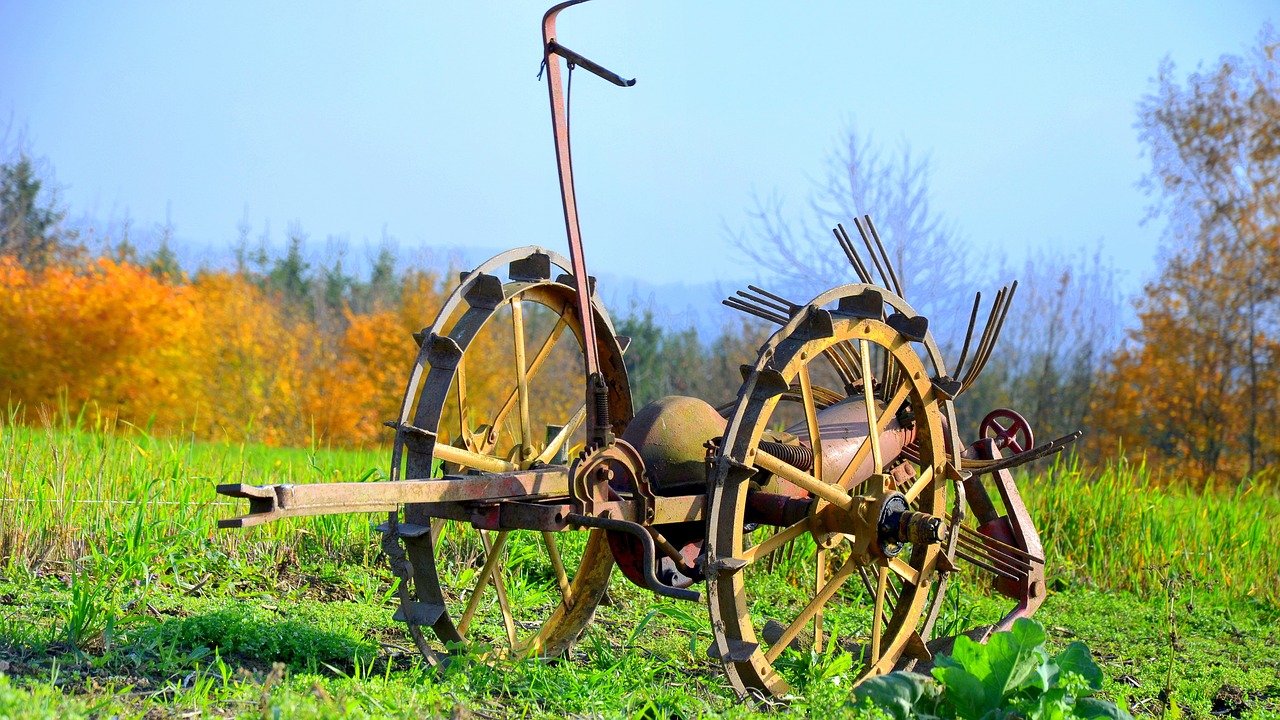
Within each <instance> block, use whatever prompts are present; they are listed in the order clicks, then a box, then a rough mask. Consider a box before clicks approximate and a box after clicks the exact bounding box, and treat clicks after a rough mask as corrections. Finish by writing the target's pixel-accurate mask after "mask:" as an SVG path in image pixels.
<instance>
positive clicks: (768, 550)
mask: <svg viewBox="0 0 1280 720" xmlns="http://www.w3.org/2000/svg"><path fill="white" fill-rule="evenodd" d="M807 532H809V519H808V518H805V519H804V520H801V521H800V522H798V523H796V524H795V525H792V526H790V527H788V528H786V529H784V530H779V531H778V532H776V533H774V534H773V535H770V536H769V537H768V539H766V540H765V541H764V542H762V543H760V544H759V545H756V546H754V547H750V548H747V549H746V550H745V551H743V553H742V559H743V560H746V561H747V562H749V563H750V562H755V561H757V560H759V559H760V558H762V557H766V556H768V555H770V554H772V553H774V552H775V551H777V550H778V548H780V547H782V546H783V545H786V544H787V543H789V542H791V541H792V540H795V539H796V538H798V537H800V536H801V535H803V534H805V533H807Z"/></svg>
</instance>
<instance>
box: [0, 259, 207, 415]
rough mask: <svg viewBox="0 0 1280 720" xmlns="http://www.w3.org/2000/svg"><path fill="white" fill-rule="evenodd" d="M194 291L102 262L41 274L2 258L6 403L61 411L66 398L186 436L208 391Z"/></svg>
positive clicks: (0, 332) (0, 342)
mask: <svg viewBox="0 0 1280 720" xmlns="http://www.w3.org/2000/svg"><path fill="white" fill-rule="evenodd" d="M199 330H200V312H199V308H198V307H197V303H196V299H195V296H194V293H193V292H192V291H191V289H190V288H188V287H180V286H172V285H166V284H165V283H163V282H161V281H159V280H157V279H155V278H154V277H152V276H151V275H150V274H148V273H147V272H146V271H145V270H142V269H140V268H137V267H134V266H131V265H126V264H121V263H117V262H113V261H111V260H106V259H101V260H98V261H96V262H95V263H93V264H92V265H91V266H89V267H88V268H86V269H84V270H83V271H81V272H76V271H74V270H72V269H69V268H66V267H52V268H49V269H47V270H45V271H44V272H41V273H38V274H33V273H31V272H28V271H27V270H25V269H23V268H22V267H21V266H19V265H18V264H17V263H16V262H14V261H13V260H12V259H10V258H4V257H0V397H3V398H5V399H7V400H8V401H10V402H19V403H22V404H23V405H25V406H27V407H34V408H39V407H55V406H57V404H58V403H59V395H60V394H62V393H65V397H66V400H67V402H68V404H69V405H70V407H71V408H72V409H73V410H75V409H78V408H79V407H81V406H83V405H85V404H94V405H97V406H98V407H99V408H100V410H101V411H104V412H106V413H109V414H112V415H117V416H118V417H119V418H120V419H122V420H125V421H128V422H132V423H135V424H145V423H148V422H152V421H154V422H155V423H156V424H158V425H161V426H167V427H177V426H180V425H181V424H182V422H183V421H184V420H187V419H189V418H190V417H191V415H190V410H191V409H192V408H193V407H194V406H193V405H192V404H191V403H190V399H191V397H192V393H193V389H195V388H197V387H198V386H199V383H200V375H199V370H200V369H199V366H198V364H197V363H195V362H193V357H192V351H193V349H194V346H195V344H196V343H197V342H198V341H199Z"/></svg>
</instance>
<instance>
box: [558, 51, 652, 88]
mask: <svg viewBox="0 0 1280 720" xmlns="http://www.w3.org/2000/svg"><path fill="white" fill-rule="evenodd" d="M547 54H548V55H559V56H560V57H562V58H564V59H565V60H568V61H569V63H570V64H572V65H577V66H578V67H580V68H582V69H584V70H588V71H590V72H591V74H592V75H596V76H597V77H602V78H604V79H605V80H608V81H609V82H611V83H613V84H614V85H617V86H618V87H631V86H632V85H635V84H636V79H635V78H631V79H629V80H628V79H627V78H624V77H622V76H621V75H619V74H618V73H616V72H614V71H612V70H609V69H608V68H605V67H603V66H601V65H600V64H599V63H597V62H595V61H593V60H588V59H587V58H585V57H583V56H582V55H580V54H578V53H576V52H574V51H572V50H570V49H569V48H567V47H565V46H563V45H561V44H560V43H558V42H556V41H555V40H552V41H550V42H548V43H547Z"/></svg>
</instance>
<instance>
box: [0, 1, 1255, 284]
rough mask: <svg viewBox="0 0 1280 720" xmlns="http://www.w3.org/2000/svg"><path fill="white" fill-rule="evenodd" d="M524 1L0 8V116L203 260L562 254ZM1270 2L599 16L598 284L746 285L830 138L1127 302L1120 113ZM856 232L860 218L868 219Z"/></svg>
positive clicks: (646, 7) (580, 105)
mask: <svg viewBox="0 0 1280 720" xmlns="http://www.w3.org/2000/svg"><path fill="white" fill-rule="evenodd" d="M543 10H545V6H544V4H542V3H529V2H521V3H514V2H503V3H498V2H469V3H454V4H452V5H450V6H442V5H441V4H437V3H397V2H385V3H376V4H356V3H344V4H335V3H247V2H219V3H204V4H199V5H197V4H192V3H172V2H168V3H161V2H155V3H142V2H134V3H114V4H110V3H88V2H82V3H46V2H34V1H33V2H14V1H10V2H5V3H3V4H0V118H4V117H11V118H12V122H13V124H15V125H16V126H17V127H19V128H25V133H26V138H27V140H28V142H29V143H30V145H31V148H32V149H33V150H34V151H35V152H36V154H38V155H42V156H44V157H45V158H47V159H48V161H49V162H50V163H51V165H52V167H53V168H54V169H55V170H56V176H57V180H58V182H60V183H61V184H62V185H63V187H64V195H63V197H64V199H65V201H66V202H67V204H69V205H70V206H71V208H72V210H73V213H74V214H77V215H80V214H87V215H89V216H91V217H94V218H96V222H97V223H99V224H100V225H106V224H108V223H109V222H110V221H112V220H115V221H118V220H119V219H120V218H122V217H124V216H125V215H128V216H129V217H131V218H132V220H133V222H134V224H135V226H137V227H142V228H147V227H153V226H154V225H155V224H157V223H161V222H163V221H164V220H165V218H166V217H168V218H169V219H170V221H171V222H172V224H173V226H174V228H175V230H176V234H177V238H178V240H179V242H180V244H182V245H185V246H186V247H187V248H188V251H189V252H193V253H194V254H196V255H197V256H200V257H204V258H207V259H211V261H217V259H218V258H219V257H220V256H221V257H225V256H226V254H227V248H229V247H230V245H231V243H232V242H233V241H234V240H235V237H236V225H237V224H238V223H239V222H240V221H241V219H242V218H246V217H247V219H248V221H249V223H250V224H251V225H252V226H253V228H254V230H253V232H254V234H255V235H256V234H259V233H261V231H262V229H263V227H264V226H266V225H267V224H269V225H270V227H271V228H272V231H273V233H274V236H275V239H276V241H277V242H279V241H280V240H281V237H282V235H283V231H284V229H285V227H286V226H287V225H288V224H289V223H291V222H294V221H296V222H299V223H301V225H302V227H303V228H304V229H305V230H306V231H307V232H308V233H310V236H311V238H312V240H311V244H312V247H313V248H317V249H319V248H323V246H324V243H325V238H326V237H327V236H331V235H333V236H345V237H347V238H349V244H350V248H351V253H352V254H353V255H358V256H362V255H365V254H366V253H367V252H368V250H367V248H371V247H375V246H376V244H377V241H378V239H379V237H380V236H381V235H382V232H383V228H384V227H385V228H386V230H387V232H388V233H389V234H390V235H392V236H394V237H395V238H397V239H398V241H399V245H400V249H401V251H402V254H406V255H412V254H413V252H414V249H415V248H418V247H421V246H469V247H482V248H494V249H500V248H505V247H510V246H514V245H520V244H528V243H538V244H544V245H547V246H549V247H551V248H554V249H561V250H562V249H563V248H564V242H565V241H564V238H563V225H562V222H561V220H560V217H559V213H560V209H559V200H558V196H557V190H556V184H555V166H554V164H553V153H552V146H551V141H550V122H549V117H548V110H547V103H546V90H545V86H544V85H543V84H540V83H538V82H537V81H536V80H535V75H536V73H537V70H538V62H539V60H540V47H539V40H540V38H539V20H540V17H541V14H542V12H543ZM1275 15H1276V10H1275V4H1274V3H1267V2H1260V1H1258V2H1247V1H1240V2H1231V3H1191V2H1182V1H1179V0H1166V1H1164V2H1151V1H1147V2H1073V3H1046V2H1022V3H992V4H983V5H978V4H976V3H975V4H961V3H947V4H939V3H918V4H896V3H895V4H890V3H850V2H808V3H777V2H773V3H762V2H733V3H730V2H723V1H719V2H684V3H677V2H670V1H665V2H644V3H641V2H626V1H624V0H597V2H593V3H589V4H587V5H585V6H582V7H578V8H573V9H571V10H569V11H567V12H566V13H565V15H564V16H563V19H562V21H561V27H560V36H561V39H562V42H563V43H564V44H565V45H567V46H569V47H571V48H573V49H575V50H578V51H579V52H582V53H583V54H585V55H587V56H588V57H591V58H592V59H595V60H597V61H599V62H601V63H603V64H604V65H605V66H607V67H609V68H611V69H614V70H617V71H619V72H621V73H622V74H624V75H627V76H633V77H637V78H638V84H637V85H636V86H635V87H633V88H630V89H625V90H624V89H619V88H616V87H614V86H612V85H607V84H605V83H603V82H601V81H598V80H596V79H595V78H594V77H591V76H589V75H586V74H581V75H579V76H578V78H577V79H576V80H577V81H576V82H575V87H574V99H573V126H574V130H575V133H574V151H575V160H576V162H577V173H578V180H579V193H580V204H581V208H582V213H581V214H582V222H583V229H584V237H585V239H586V243H587V245H586V247H587V257H588V262H589V263H590V266H591V268H592V269H593V271H595V272H598V273H601V274H620V275H627V276H633V277H639V278H644V279H646V280H648V281H650V282H655V283H671V282H689V283H692V282H701V281H706V280H720V281H726V280H731V279H735V278H741V277H747V276H752V275H754V274H755V272H754V271H753V269H752V268H749V267H747V266H745V265H744V264H743V263H742V262H740V261H739V260H737V259H736V253H735V252H734V250H733V249H732V246H731V244H730V242H729V240H728V237H727V233H726V228H731V229H736V228H742V227H744V226H745V225H746V223H747V222H748V221H747V211H748V209H749V207H750V205H751V200H752V196H753V194H758V195H771V194H774V193H777V194H778V195H779V196H781V197H783V198H785V200H786V202H787V204H788V207H790V208H792V209H793V210H794V211H795V212H796V213H797V214H799V213H801V212H802V211H803V210H804V207H805V204H806V199H807V196H808V194H809V192H810V188H811V182H812V181H811V178H813V177H817V176H820V175H821V174H822V172H823V167H824V161H825V158H826V157H827V155H828V154H830V153H831V152H832V151H833V150H834V149H835V148H836V146H837V145H838V144H839V142H840V141H841V138H842V137H843V135H844V133H845V131H846V129H847V128H849V127H850V126H852V125H856V126H857V128H858V129H859V130H860V131H862V132H865V133H869V134H871V135H872V136H873V137H874V138H875V139H876V140H877V141H878V142H879V143H880V144H882V145H884V146H886V147H893V146H895V145H897V144H899V143H902V142H906V143H909V144H910V145H911V147H912V149H913V150H914V151H916V152H920V153H928V154H929V155H930V157H931V158H932V161H933V163H934V168H935V172H934V175H933V182H932V188H933V201H934V207H935V209H936V210H937V211H939V212H941V213H942V214H944V215H945V216H946V217H948V218H949V219H951V220H952V221H954V222H955V223H956V225H957V226H958V227H959V228H960V229H961V231H962V232H963V234H964V235H965V236H966V237H967V238H968V239H969V240H970V241H971V242H972V243H973V244H974V247H975V249H976V251H977V252H985V253H991V254H1001V253H1007V254H1009V255H1011V256H1012V257H1013V258H1015V260H1016V259H1017V258H1020V257H1021V256H1022V254H1023V252H1024V251H1025V248H1028V247H1037V246H1045V245H1050V244H1052V245H1057V246H1062V247H1073V246H1090V247H1092V246H1093V245H1094V244H1095V243H1097V242H1098V241H1102V243H1103V246H1104V248H1105V252H1107V253H1108V254H1110V255H1111V256H1112V257H1113V258H1114V260H1115V262H1116V264H1117V265H1118V266H1119V267H1120V269H1121V270H1122V271H1124V273H1125V275H1126V280H1127V282H1126V286H1128V287H1135V286H1136V285H1137V283H1138V282H1140V281H1141V280H1142V279H1143V278H1145V277H1146V276H1147V275H1148V274H1149V273H1150V272H1151V269H1152V268H1153V263H1154V257H1155V253H1156V249H1157V244H1158V238H1159V234H1160V226H1159V224H1149V225H1147V226H1142V225H1141V224H1140V221H1141V220H1142V218H1143V216H1144V211H1145V207H1146V205H1147V200H1146V199H1145V198H1144V196H1143V195H1142V194H1141V192H1140V191H1139V190H1138V189H1137V187H1136V182H1137V181H1138V180H1139V178H1140V177H1141V175H1142V173H1143V172H1144V171H1145V169H1146V168H1147V163H1146V160H1145V159H1144V158H1143V157H1142V156H1141V151H1142V148H1141V147H1140V145H1139V144H1138V139H1137V131H1136V130H1135V128H1134V122H1135V107H1136V104H1137V102H1138V100H1139V98H1140V97H1141V96H1142V95H1143V94H1144V93H1145V92H1147V91H1149V90H1150V88H1151V84H1150V83H1151V78H1152V77H1153V76H1154V74H1155V72H1156V70H1157V67H1158V65H1159V63H1160V61H1161V59H1162V58H1163V57H1165V56H1166V55H1168V56H1170V57H1171V58H1172V59H1173V60H1174V62H1175V63H1176V64H1177V65H1178V66H1179V68H1180V69H1181V70H1182V71H1186V70H1189V69H1192V68H1194V67H1195V66H1196V65H1197V64H1200V63H1212V62H1213V61H1215V60H1216V59H1217V58H1218V56H1219V55H1221V54H1223V53H1226V52H1232V53H1238V52H1241V51H1242V50H1243V49H1244V48H1245V47H1246V46H1247V45H1249V44H1251V43H1252V42H1253V41H1254V40H1255V39H1256V36H1257V34H1258V31H1259V30H1260V28H1261V27H1262V25H1263V23H1264V22H1266V21H1268V20H1273V19H1274V17H1275ZM870 211H871V212H872V213H873V214H874V209H871V210H870Z"/></svg>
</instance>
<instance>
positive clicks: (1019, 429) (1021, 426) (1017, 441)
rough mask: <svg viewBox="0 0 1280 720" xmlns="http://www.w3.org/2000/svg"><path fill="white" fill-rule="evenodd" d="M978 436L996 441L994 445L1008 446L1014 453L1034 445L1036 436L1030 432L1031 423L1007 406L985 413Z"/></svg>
mask: <svg viewBox="0 0 1280 720" xmlns="http://www.w3.org/2000/svg"><path fill="white" fill-rule="evenodd" d="M978 437H979V438H981V439H983V440H986V439H988V438H989V439H991V440H995V441H996V447H998V448H1000V449H1001V450H1004V449H1006V448H1008V449H1009V450H1012V451H1013V452H1015V453H1021V452H1026V451H1028V450H1030V449H1031V448H1033V447H1035V445H1036V437H1035V435H1034V434H1033V433H1032V432H1031V423H1029V422H1027V419H1026V418H1024V417H1022V416H1021V415H1019V414H1018V413H1016V412H1014V411H1012V410H1009V409H1007V408H999V409H996V410H992V411H991V412H989V413H987V416H986V417H984V418H982V424H981V425H979V426H978Z"/></svg>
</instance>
